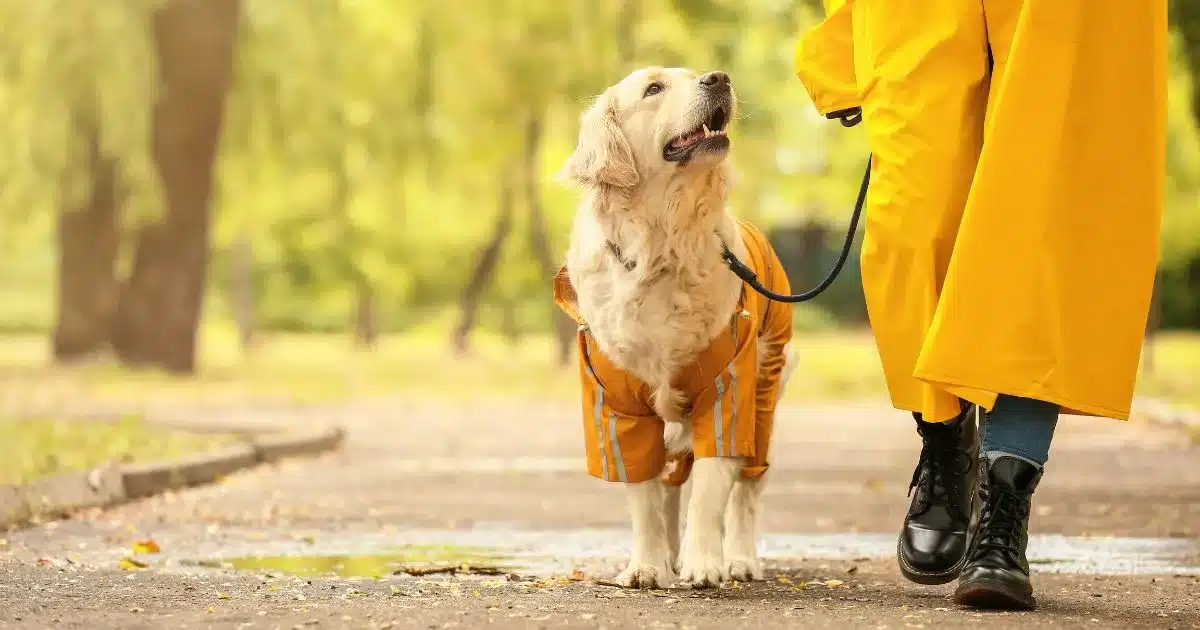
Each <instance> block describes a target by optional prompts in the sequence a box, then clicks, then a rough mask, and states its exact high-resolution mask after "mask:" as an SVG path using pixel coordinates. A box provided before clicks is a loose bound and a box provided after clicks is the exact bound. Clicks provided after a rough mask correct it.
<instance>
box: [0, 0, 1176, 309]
mask: <svg viewBox="0 0 1200 630" xmlns="http://www.w3.org/2000/svg"><path fill="white" fill-rule="evenodd" d="M164 1H166V0H124V1H122V2H97V1H94V0H37V1H23V2H17V1H12V2H4V3H0V107H3V109H4V111H5V116H3V117H0V245H2V246H4V247H6V251H7V252H8V253H9V254H11V255H10V256H8V257H7V259H5V260H0V285H2V286H0V298H4V297H6V296H7V297H8V298H10V299H0V326H3V325H5V324H3V323H2V321H3V320H6V319H11V320H12V321H13V322H17V321H18V320H19V323H13V324H12V326H13V327H17V328H27V327H29V326H30V325H36V320H38V318H48V317H49V316H50V315H51V314H52V309H51V308H50V307H49V306H48V305H49V304H50V301H51V299H52V297H53V296H52V294H51V293H50V292H49V291H47V290H46V287H49V286H51V279H52V275H51V273H52V271H53V266H52V261H53V259H54V239H53V233H52V230H53V225H54V222H53V213H54V211H55V210H57V209H58V208H60V207H73V206H76V205H78V204H79V203H80V201H81V200H82V199H83V195H84V194H85V193H86V192H87V187H88V185H89V179H88V176H87V175H88V171H87V160H86V159H85V157H86V151H85V149H86V142H87V140H88V138H89V136H90V135H91V134H94V135H95V137H96V138H98V140H99V143H100V146H101V147H102V148H103V152H104V153H105V154H106V155H108V156H111V157H113V158H115V159H116V160H117V162H118V166H119V169H118V172H119V177H120V180H121V186H120V189H121V190H122V191H123V193H124V194H125V195H127V196H128V199H127V200H126V201H125V203H124V204H123V210H124V217H125V222H126V225H127V226H132V225H133V224H135V223H136V222H137V221H140V220H144V219H145V218H148V217H153V216H154V214H155V211H156V210H157V209H158V208H159V207H160V206H161V201H160V193H159V190H158V182H157V181H156V175H155V172H154V169H153V168H152V165H151V163H150V146H151V132H150V124H149V123H150V116H151V113H152V111H153V104H154V101H155V98H156V94H157V91H158V83H157V76H156V75H157V68H156V67H155V62H154V55H153V40H152V30H151V26H152V19H151V18H152V15H153V12H154V10H155V9H156V8H157V7H158V6H160V4H161V3H162V2H164ZM820 4H821V3H820V2H818V1H814V0H752V1H749V2H747V1H735V0H612V1H611V2H564V1H551V0H492V1H491V2H474V3H468V4H466V5H461V6H460V5H456V4H444V3H432V2H415V1H413V0H400V1H397V0H287V1H280V0H243V3H242V7H243V11H244V16H243V18H244V19H243V20H242V22H241V28H242V32H241V34H240V39H239V42H238V54H237V62H236V63H237V67H236V76H235V84H234V88H233V90H232V93H231V94H230V97H229V101H228V102H229V109H228V111H227V115H226V120H225V123H226V124H225V130H224V138H223V142H222V148H221V154H220V158H219V165H218V166H219V170H218V185H217V190H216V191H215V197H214V198H215V200H216V203H215V210H216V214H215V219H216V220H215V223H214V225H215V232H214V238H213V248H214V250H213V251H214V256H213V258H212V263H213V269H212V273H211V274H210V277H211V279H212V283H213V287H214V289H215V291H214V292H213V293H214V296H213V297H214V298H215V299H214V300H212V301H211V302H210V303H211V305H212V306H211V307H210V308H209V309H208V310H207V313H208V315H209V316H210V317H217V318H228V317H229V316H230V314H231V312H232V308H233V307H232V300H231V299H230V288H231V286H232V285H231V278H233V277H234V276H235V275H236V274H239V273H242V272H243V270H240V269H237V268H235V265H234V264H233V257H232V256H231V255H230V250H231V248H232V247H233V245H234V244H235V243H237V242H240V241H248V242H249V243H250V245H251V249H252V251H253V266H252V268H251V269H250V270H249V271H250V276H251V279H252V284H253V286H254V289H255V291H254V293H255V296H256V304H255V309H256V312H257V316H258V319H259V322H260V324H262V325H263V326H265V327H267V328H284V329H291V330H304V329H321V330H343V329H346V328H348V327H349V325H350V322H351V321H352V312H353V309H354V304H355V295H356V293H357V292H359V291H360V290H362V289H363V288H365V287H369V288H370V290H371V292H372V294H373V295H375V296H376V299H377V301H378V309H379V312H380V317H381V320H382V321H381V324H382V326H383V328H384V329H393V330H395V329H400V328H405V327H410V326H416V325H419V324H420V323H421V321H422V319H423V318H425V317H427V316H429V315H427V314H431V313H443V312H445V310H446V309H447V307H452V306H453V305H454V304H455V303H456V302H457V301H458V300H459V299H460V297H461V292H462V290H463V286H464V285H465V284H466V280H467V278H468V277H469V274H470V271H471V268H472V266H473V264H474V262H475V259H476V257H477V254H478V252H479V250H480V249H481V248H482V247H483V245H484V244H485V243H486V242H487V241H488V240H489V238H490V236H491V234H490V232H491V230H492V229H493V226H494V225H495V217H496V213H497V212H498V211H499V202H500V198H501V196H502V194H501V190H502V187H503V186H505V185H511V186H513V188H514V189H513V194H514V198H515V200H516V205H515V214H514V224H513V227H512V232H511V234H510V236H509V238H508V241H507V242H506V244H505V247H504V250H503V253H502V256H501V262H500V265H499V267H498V274H497V276H496V277H495V278H494V281H493V282H492V283H491V284H490V285H489V288H488V290H487V292H486V293H485V294H484V296H483V300H484V304H483V308H482V311H481V315H480V318H481V321H482V322H483V324H484V325H486V326H489V327H491V326H495V327H505V326H514V325H515V326H516V328H517V329H518V331H533V330H548V329H549V327H550V309H549V308H548V306H547V304H548V287H547V286H546V280H545V277H544V272H545V270H544V269H541V268H540V267H539V264H538V262H537V256H536V255H535V254H536V252H535V251H533V249H532V247H531V244H530V238H529V236H528V235H529V233H530V231H531V229H532V225H531V224H530V213H529V201H530V200H529V199H528V196H529V195H528V191H526V190H525V188H524V186H523V182H522V180H521V177H515V178H513V179H512V180H511V181H510V180H509V179H506V178H509V177H510V176H511V173H510V170H511V169H512V168H513V165H514V164H516V165H520V164H521V163H522V161H523V160H524V157H525V152H526V150H527V148H528V147H527V146H526V136H525V134H526V124H527V122H528V121H529V120H530V119H531V118H538V119H539V120H541V121H542V122H543V123H544V130H545V134H544V137H543V139H542V142H541V144H540V146H539V147H538V148H539V152H538V155H537V161H536V164H535V172H534V176H535V178H536V180H537V182H536V184H537V186H536V190H535V191H534V192H535V193H536V194H537V195H538V196H539V197H540V198H541V201H542V206H543V211H544V213H545V220H546V223H547V228H548V231H549V237H550V245H551V249H552V250H553V251H554V255H555V256H556V257H557V256H559V255H560V252H561V251H562V249H563V248H564V246H565V238H566V234H567V231H568V229H569V225H570V217H571V214H572V212H573V210H574V206H575V203H576V201H577V198H578V193H577V192H576V191H573V190H570V189H567V188H565V187H562V186H560V185H559V184H557V183H556V181H555V179H554V177H553V176H554V174H555V173H556V172H557V170H558V169H559V167H560V165H561V164H562V161H563V160H564V159H565V157H566V156H567V155H568V154H569V152H570V151H571V149H572V148H573V146H574V141H575V134H576V125H577V120H578V117H579V114H580V113H581V111H582V110H583V109H584V107H586V105H587V104H588V101H589V99H590V98H591V97H593V96H595V95H596V94H598V93H599V92H600V91H602V90H603V89H604V88H605V87H606V86H607V85H610V84H612V83H614V82H616V81H617V80H619V79H620V78H621V77H622V76H623V75H625V74H626V73H627V72H629V71H631V70H633V69H634V68H636V67H639V66H643V65H652V64H653V65H667V66H673V65H685V66H690V67H693V68H696V69H709V68H721V69H724V70H726V71H728V72H729V73H730V74H731V75H732V77H733V81H734V86H735V89H736V90H737V93H738V96H739V107H740V112H741V115H740V118H739V120H738V122H737V124H736V125H735V127H734V128H733V130H732V134H733V136H734V141H735V145H734V146H735V149H734V167H735V171H736V173H737V175H738V178H737V179H736V183H735V186H734V188H733V193H732V194H733V198H732V206H733V209H734V211H735V212H736V213H738V214H740V215H743V216H747V217H749V218H752V219H754V220H756V221H758V222H761V223H762V224H763V225H764V227H765V228H768V229H770V228H773V227H786V226H788V225H790V224H794V223H799V222H804V221H816V222H820V223H824V224H826V225H827V226H828V227H829V228H830V232H831V234H832V235H833V236H831V241H838V239H839V238H840V236H839V235H838V234H837V233H838V231H839V230H841V229H842V228H843V227H844V226H845V221H846V219H847V218H848V216H849V210H850V206H851V204H852V203H853V200H854V194H855V192H856V190H857V186H858V181H859V177H860V176H861V172H862V168H863V164H864V159H865V157H866V155H867V152H868V149H867V146H866V138H865V134H863V133H862V132H861V130H858V129H855V130H845V129H842V128H841V127H840V126H838V125H837V124H836V123H832V122H829V121H824V120H820V119H819V118H818V117H817V116H816V115H815V112H814V111H813V109H812V107H811V104H810V103H809V100H808V98H807V95H806V94H805V91H804V89H803V87H802V86H801V84H800V83H799V81H797V80H796V78H795V76H794V72H793V68H792V53H793V45H794V43H795V36H796V34H797V33H798V32H799V31H800V30H801V29H802V28H805V27H807V25H809V24H811V23H813V21H814V20H816V19H819V16H820V15H821V8H820ZM1184 5H1188V6H1190V4H1189V3H1188V2H1186V1H1184V0H1175V3H1174V5H1173V10H1174V11H1175V14H1177V15H1174V14H1173V17H1175V18H1176V19H1177V21H1179V16H1181V15H1183V14H1184V13H1187V11H1183V10H1181V9H1180V8H1179V7H1183V6H1184ZM468 6H469V9H468V8H466V7H468ZM1189 15H1190V13H1189ZM1184 17H1186V16H1184ZM1180 24H1181V25H1182V24H1184V22H1182V21H1180ZM1193 32H1200V30H1186V29H1185V28H1184V27H1183V26H1181V27H1180V37H1178V38H1177V41H1176V42H1175V44H1176V48H1175V50H1174V54H1175V59H1176V66H1175V67H1176V72H1175V73H1174V74H1173V77H1172V86H1171V87H1172V92H1171V118H1170V125H1171V134H1170V146H1169V149H1168V167H1169V171H1170V178H1169V181H1168V182H1167V184H1166V193H1167V210H1168V211H1167V216H1166V219H1165V221H1164V235H1165V239H1164V249H1163V256H1164V264H1165V265H1166V267H1167V269H1168V270H1169V271H1170V270H1180V269H1185V268H1186V265H1187V264H1190V263H1192V262H1194V261H1196V260H1198V259H1200V237H1197V235H1198V234H1200V213H1198V212H1197V208H1198V205H1197V199H1200V197H1198V195H1200V140H1198V134H1197V131H1196V126H1195V123H1196V121H1195V120H1194V119H1193V117H1192V116H1191V115H1190V113H1191V112H1192V111H1193V109H1192V108H1193V107H1195V104H1194V102H1193V101H1192V99H1191V98H1190V96H1191V94H1192V93H1193V92H1194V87H1193V86H1194V85H1196V83H1194V82H1192V81H1190V71H1195V67H1194V66H1195V65H1196V64H1197V63H1198V62H1197V61H1196V60H1198V59H1200V53H1198V52H1197V51H1198V50H1200V44H1197V43H1195V42H1200V38H1192V37H1189V36H1188V34H1189V33H1193ZM1189 64H1192V65H1191V66H1189ZM506 182H508V183H506ZM837 245H840V242H831V243H830V246H831V248H832V247H834V246H837ZM18 252H19V253H18ZM831 255H832V253H831V252H827V253H826V254H822V256H820V257H817V259H818V260H821V261H829V260H830V256H831ZM1171 273H1174V275H1170V273H1169V274H1168V275H1170V277H1171V278H1174V280H1172V282H1177V285H1172V286H1178V287H1179V288H1177V289H1176V291H1177V292H1183V293H1182V295H1185V296H1186V295H1192V294H1195V293H1196V292H1198V291H1200V288H1197V289H1195V290H1193V289H1189V288H1188V286H1189V285H1188V284H1187V283H1188V282H1189V281H1188V280H1187V274H1186V273H1183V272H1179V273H1175V272H1171ZM798 288H804V287H798ZM837 290H838V291H840V292H841V293H839V294H838V297H837V302H838V305H833V303H832V302H830V303H829V305H832V306H833V307H834V312H835V313H836V314H837V315H838V316H839V317H841V316H843V315H845V314H846V313H849V312H851V311H853V310H854V309H855V308H858V306H857V302H856V301H855V300H856V298H855V296H854V294H855V293H856V292H857V291H858V287H857V284H855V283H854V278H853V265H851V267H850V276H848V277H847V278H843V279H842V280H839V284H838V285H837ZM38 291H41V292H42V293H37V292H38ZM1188 291H1191V293H1187V292H1188ZM35 293H36V294H37V295H39V296H41V297H39V298H38V300H37V301H36V304H34V305H32V306H31V305H30V304H31V303H32V302H35V301H34V300H31V299H30V298H25V297H17V296H26V295H32V294H35ZM831 299H832V298H831ZM1181 308H1182V310H1183V311H1186V310H1187V308H1185V307H1181ZM10 315H11V317H10ZM18 315H19V317H18ZM31 321H33V322H34V323H32V324H31V323H30V322H31ZM812 321H814V322H816V321H822V320H821V319H820V317H814V318H812ZM514 322H515V323H514ZM1194 323H1197V324H1200V322H1194ZM48 324H49V322H48V321H43V323H42V325H48Z"/></svg>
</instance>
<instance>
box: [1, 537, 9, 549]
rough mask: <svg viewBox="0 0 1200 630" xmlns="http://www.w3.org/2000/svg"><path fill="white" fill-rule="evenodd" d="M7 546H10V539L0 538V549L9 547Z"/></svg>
mask: <svg viewBox="0 0 1200 630" xmlns="http://www.w3.org/2000/svg"><path fill="white" fill-rule="evenodd" d="M7 546H8V539H7V538H0V547H7Z"/></svg>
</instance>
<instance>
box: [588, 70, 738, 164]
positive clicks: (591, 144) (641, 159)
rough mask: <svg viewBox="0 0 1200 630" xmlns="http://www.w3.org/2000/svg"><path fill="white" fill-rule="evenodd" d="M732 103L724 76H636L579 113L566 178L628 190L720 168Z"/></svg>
mask: <svg viewBox="0 0 1200 630" xmlns="http://www.w3.org/2000/svg"><path fill="white" fill-rule="evenodd" d="M735 102H736V98H735V97H734V92H733V86H732V83H731V82H730V79H729V75H727V74H725V73H724V72H708V73H705V74H697V73H696V72H693V71H691V70H687V69H684V68H643V69H641V70H637V71H635V72H633V73H632V74H630V75H629V76H627V77H625V78H624V79H622V80H621V82H620V83H617V84H616V85H614V86H612V87H610V88H608V89H607V90H605V92H604V94H602V95H601V96H600V97H599V98H598V99H596V102H595V103H594V104H592V106H591V107H589V108H588V109H587V111H585V112H584V113H583V116H582V118H581V120H580V125H579V143H578V145H577V146H576V147H575V152H574V153H573V154H572V155H571V157H570V158H568V159H567V163H566V165H565V167H564V174H565V175H566V176H568V177H569V178H570V179H572V180H574V181H575V182H577V183H579V184H581V185H584V186H612V187H618V188H633V187H636V186H638V185H639V184H641V183H645V182H646V181H649V180H655V179H659V178H662V177H664V176H665V177H672V176H674V175H675V174H677V173H679V172H680V171H681V170H693V169H697V168H698V169H706V168H716V167H719V166H722V165H724V163H725V159H726V157H727V156H728V154H729V136H728V135H726V132H727V131H728V129H729V124H730V123H731V122H732V121H733V117H734V113H735V109H734V108H735Z"/></svg>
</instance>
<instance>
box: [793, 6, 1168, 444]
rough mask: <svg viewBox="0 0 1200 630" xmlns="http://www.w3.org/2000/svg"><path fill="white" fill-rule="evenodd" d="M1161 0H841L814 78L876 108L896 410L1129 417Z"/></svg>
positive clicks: (870, 117) (1148, 220)
mask: <svg viewBox="0 0 1200 630" xmlns="http://www.w3.org/2000/svg"><path fill="white" fill-rule="evenodd" d="M1165 5H1166V3H1165V2H1164V0H1044V1H1034V0H826V11H827V18H826V19H825V21H824V22H822V23H821V24H820V25H818V26H817V27H816V28H814V29H813V30H811V31H810V32H808V33H806V34H805V35H804V36H802V37H801V39H800V41H799V43H798V45H797V47H796V64H797V65H796V71H797V75H798V76H799V78H800V80H801V81H802V82H803V83H804V85H805V87H806V88H807V90H808V92H809V94H810V96H811V97H812V99H813V102H814V103H815V105H816V107H817V109H818V110H819V111H821V112H822V113H823V114H827V115H828V114H831V113H834V112H837V111H840V110H845V109H849V108H853V107H858V106H861V107H862V112H863V120H864V124H865V126H866V129H867V133H868V137H869V139H870V144H871V149H872V151H873V154H874V158H873V166H872V173H871V178H872V179H871V190H870V194H869V195H868V200H869V203H868V207H867V209H866V233H865V237H864V242H863V251H862V275H863V289H864V292H865V294H866V299H867V307H868V312H869V316H870V321H871V326H872V329H873V331H874V334H875V338H876V342H877V344H878V348H879V354H880V358H881V359H882V362H883V367H884V372H885V374H886V377H887V383H888V388H889V390H890V392H891V397H892V402H893V403H894V405H895V406H896V407H897V408H900V409H906V410H910V411H918V412H922V413H923V414H924V418H925V419H926V420H930V421H942V420H947V419H949V418H951V417H953V416H954V415H956V414H957V413H958V411H959V403H958V399H959V398H960V397H961V398H962V399H965V400H968V401H971V402H975V403H978V404H980V405H982V406H983V407H984V408H986V409H990V408H991V406H992V405H993V404H994V402H995V399H996V395H997V394H1009V395H1013V396H1021V397H1027V398H1035V399H1039V400H1044V401H1048V402H1052V403H1057V404H1058V405H1060V406H1061V407H1062V408H1063V412H1064V413H1077V414H1084V415H1097V416H1107V417H1113V418H1120V419H1124V418H1127V417H1128V415H1129V407H1130V402H1131V399H1132V397H1133V386H1134V381H1135V378H1136V373H1137V365H1138V358H1139V354H1140V349H1141V342H1142V336H1143V331H1144V328H1145V323H1146V317H1147V313H1148V307H1149V300H1150V293H1151V288H1152V284H1153V278H1154V269H1155V264H1156V262H1157V259H1158V243H1159V223H1160V218H1161V212H1162V195H1163V177H1164V160H1165V157H1164V153H1165V143H1166V72H1167V10H1166V6H1165Z"/></svg>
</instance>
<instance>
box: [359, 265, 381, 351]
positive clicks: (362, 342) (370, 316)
mask: <svg viewBox="0 0 1200 630" xmlns="http://www.w3.org/2000/svg"><path fill="white" fill-rule="evenodd" d="M377 343H379V310H378V308H377V302H376V300H375V289H374V288H372V287H371V283H370V282H368V281H366V280H362V281H360V282H358V283H357V284H356V285H355V287H354V345H356V346H358V347H360V348H374V347H375V344H377Z"/></svg>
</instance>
